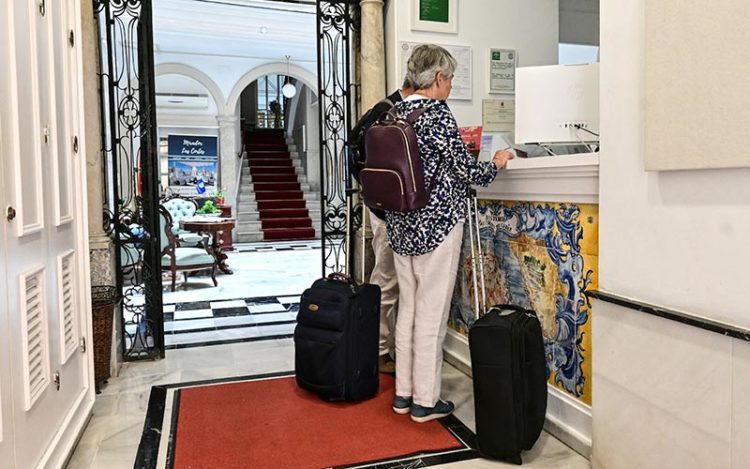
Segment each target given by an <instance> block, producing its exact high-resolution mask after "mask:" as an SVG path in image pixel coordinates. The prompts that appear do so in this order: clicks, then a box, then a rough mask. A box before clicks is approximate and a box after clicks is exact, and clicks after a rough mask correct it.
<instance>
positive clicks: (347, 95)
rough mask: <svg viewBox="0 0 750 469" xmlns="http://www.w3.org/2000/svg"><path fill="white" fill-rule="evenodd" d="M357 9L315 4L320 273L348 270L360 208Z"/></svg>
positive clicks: (341, 0) (345, 3)
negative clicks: (353, 147)
mask: <svg viewBox="0 0 750 469" xmlns="http://www.w3.org/2000/svg"><path fill="white" fill-rule="evenodd" d="M358 8H359V1H358V0H329V1H322V0H318V2H317V28H318V30H317V35H318V107H319V110H320V175H321V185H320V186H321V210H322V211H323V213H322V218H321V230H322V233H321V238H322V244H323V261H322V264H323V265H322V270H323V275H324V276H325V275H327V274H329V273H331V272H349V271H350V269H351V267H352V266H353V265H354V262H353V259H354V249H353V242H354V240H353V238H354V233H355V232H356V231H357V229H358V228H359V226H360V225H361V212H362V211H361V208H360V206H359V205H358V204H356V203H355V202H354V200H356V199H355V194H354V190H353V188H352V178H351V177H350V176H349V171H348V158H347V148H346V141H347V137H348V134H349V130H350V129H351V126H352V122H353V119H352V117H355V118H356V114H355V112H354V106H355V104H356V96H355V94H356V93H355V87H353V86H352V75H353V69H354V67H353V61H352V56H353V42H354V41H353V39H354V34H355V33H356V31H357V30H358V29H359V28H358V25H357V23H358V21H357V18H358V17H359V15H358V14H357V13H358ZM347 205H349V206H350V208H349V210H347ZM347 212H348V214H349V215H347ZM347 237H348V239H347ZM349 247H352V248H349ZM349 273H351V272H349Z"/></svg>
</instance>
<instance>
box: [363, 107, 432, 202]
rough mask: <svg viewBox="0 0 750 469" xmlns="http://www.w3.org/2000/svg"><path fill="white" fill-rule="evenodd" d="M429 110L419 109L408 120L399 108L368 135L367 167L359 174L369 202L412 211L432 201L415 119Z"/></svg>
mask: <svg viewBox="0 0 750 469" xmlns="http://www.w3.org/2000/svg"><path fill="white" fill-rule="evenodd" d="M424 111H425V109H424V108H420V109H415V110H414V111H412V112H411V113H409V115H408V116H406V119H401V118H399V117H398V116H397V115H396V111H395V109H391V110H390V111H388V112H386V113H383V115H382V116H380V118H379V119H378V120H377V122H375V123H374V124H373V125H371V126H370V128H369V129H368V130H367V133H366V134H365V154H366V155H367V161H366V162H365V168H364V169H363V170H362V171H361V172H360V173H359V175H360V180H361V182H362V195H363V197H364V201H365V205H367V206H368V207H372V208H377V209H380V210H392V211H396V212H410V211H412V210H417V209H420V208H422V207H424V206H425V205H427V202H428V201H429V200H430V191H429V189H428V188H427V187H425V182H424V169H423V167H422V159H421V158H420V156H419V146H418V145H417V135H416V133H415V132H414V127H412V126H413V125H414V122H416V120H417V119H418V118H419V116H421V115H422V113H423V112H424Z"/></svg>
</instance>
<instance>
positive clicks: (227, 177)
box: [216, 115, 242, 213]
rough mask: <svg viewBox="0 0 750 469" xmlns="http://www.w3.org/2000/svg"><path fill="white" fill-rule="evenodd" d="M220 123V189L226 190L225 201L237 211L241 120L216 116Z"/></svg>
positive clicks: (232, 116) (240, 161)
mask: <svg viewBox="0 0 750 469" xmlns="http://www.w3.org/2000/svg"><path fill="white" fill-rule="evenodd" d="M216 120H217V121H218V122H219V165H220V168H219V184H220V185H219V187H221V188H223V189H224V201H225V203H226V204H228V205H231V206H232V210H234V211H235V213H236V211H237V197H236V196H237V175H238V171H239V170H240V167H241V164H242V160H241V159H240V158H239V157H238V156H237V153H238V152H239V151H240V147H241V145H242V142H241V137H238V135H240V134H239V132H238V131H239V126H240V119H239V117H238V116H237V115H231V116H216Z"/></svg>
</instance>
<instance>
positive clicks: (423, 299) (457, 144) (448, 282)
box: [386, 44, 513, 422]
mask: <svg viewBox="0 0 750 469" xmlns="http://www.w3.org/2000/svg"><path fill="white" fill-rule="evenodd" d="M455 69H456V60H455V59H454V58H453V57H452V56H451V54H450V53H449V52H448V51H446V50H445V49H443V48H442V47H439V46H435V45H430V44H425V45H421V46H418V47H417V48H415V49H414V51H413V53H412V55H411V57H410V58H409V62H408V65H407V79H408V80H409V81H410V82H411V83H413V84H414V88H415V90H416V92H415V93H414V94H412V95H411V96H409V97H407V98H406V99H405V100H404V101H402V102H400V103H398V104H397V105H396V113H397V114H398V115H399V117H401V118H406V116H407V115H409V113H411V112H412V111H414V110H415V109H419V108H425V111H424V112H423V113H422V115H421V116H420V117H419V118H418V119H417V121H416V122H415V123H414V130H415V132H416V134H417V141H418V144H419V156H420V157H421V158H422V163H423V166H424V172H425V181H426V183H427V184H430V200H429V202H428V204H427V206H425V207H424V208H422V209H419V210H415V211H411V212H391V211H389V212H386V228H387V232H388V242H389V244H390V245H391V247H392V248H393V251H394V252H395V253H396V255H395V256H394V261H395V268H396V276H397V278H398V284H399V289H400V293H399V300H398V301H399V311H398V319H397V321H396V340H395V342H396V396H395V397H394V400H393V410H394V411H395V412H396V413H399V414H407V413H411V419H412V420H413V421H415V422H427V421H429V420H433V419H436V418H440V417H445V416H446V415H449V414H451V413H452V412H453V409H454V405H453V403H452V402H450V401H445V400H442V399H440V385H441V382H440V381H441V368H442V361H443V352H442V350H443V340H444V339H445V333H446V328H447V322H448V311H449V308H450V299H451V296H452V294H453V286H454V284H455V280H456V271H457V268H458V258H459V254H460V250H461V241H462V238H463V225H464V221H465V219H466V217H467V216H469V214H468V213H467V212H466V198H467V196H468V191H469V187H470V185H471V184H479V185H483V186H487V185H489V184H490V183H491V182H492V181H493V180H494V179H495V176H496V175H497V171H498V169H501V168H504V167H505V164H506V163H507V162H508V160H509V159H511V158H512V157H513V155H512V154H510V153H508V152H505V151H501V152H497V153H496V154H495V155H494V157H493V161H492V162H491V163H490V162H479V161H477V160H476V158H474V157H473V156H472V155H471V154H470V153H469V151H468V150H467V148H466V146H465V145H464V143H463V141H462V140H461V137H460V136H459V134H458V126H457V125H456V120H455V119H454V117H453V114H451V111H450V109H449V108H448V105H447V104H446V102H445V100H446V99H447V98H448V95H450V92H451V86H452V80H453V72H454V71H455Z"/></svg>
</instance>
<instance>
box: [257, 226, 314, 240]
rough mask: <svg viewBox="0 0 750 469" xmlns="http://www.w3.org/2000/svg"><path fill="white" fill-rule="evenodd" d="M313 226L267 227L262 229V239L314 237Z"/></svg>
mask: <svg viewBox="0 0 750 469" xmlns="http://www.w3.org/2000/svg"><path fill="white" fill-rule="evenodd" d="M314 238H315V229H314V228H269V229H264V230H263V239H264V240H268V241H270V240H282V239H314Z"/></svg>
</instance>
